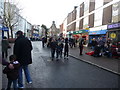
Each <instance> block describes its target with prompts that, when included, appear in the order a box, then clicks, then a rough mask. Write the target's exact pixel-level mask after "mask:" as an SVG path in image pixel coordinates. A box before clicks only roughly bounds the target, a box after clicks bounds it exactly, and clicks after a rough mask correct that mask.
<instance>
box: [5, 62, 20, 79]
mask: <svg viewBox="0 0 120 90" xmlns="http://www.w3.org/2000/svg"><path fill="white" fill-rule="evenodd" d="M16 62H17V63H16ZM11 64H13V66H14V69H10V68H9V67H8V66H9V64H8V65H7V67H5V68H4V70H3V73H4V74H7V78H8V79H11V80H16V79H17V78H18V76H19V68H20V64H19V62H18V61H15V62H12V63H11Z"/></svg>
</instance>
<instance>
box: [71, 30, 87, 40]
mask: <svg viewBox="0 0 120 90" xmlns="http://www.w3.org/2000/svg"><path fill="white" fill-rule="evenodd" d="M73 37H76V38H85V39H86V40H88V30H79V31H74V32H73Z"/></svg>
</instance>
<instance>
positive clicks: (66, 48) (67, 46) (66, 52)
mask: <svg viewBox="0 0 120 90" xmlns="http://www.w3.org/2000/svg"><path fill="white" fill-rule="evenodd" d="M68 52H69V45H68V38H66V39H65V47H64V58H66V56H67V59H68Z"/></svg>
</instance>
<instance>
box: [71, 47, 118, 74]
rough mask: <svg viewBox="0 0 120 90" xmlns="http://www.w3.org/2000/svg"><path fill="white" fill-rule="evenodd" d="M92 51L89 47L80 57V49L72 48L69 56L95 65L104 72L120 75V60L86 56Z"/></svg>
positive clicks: (85, 48)
mask: <svg viewBox="0 0 120 90" xmlns="http://www.w3.org/2000/svg"><path fill="white" fill-rule="evenodd" d="M90 51H92V50H91V49H90V48H89V47H84V49H83V55H79V48H78V47H75V48H70V51H69V55H70V56H71V57H74V58H76V59H78V60H81V61H83V62H86V63H89V64H91V65H95V66H97V67H99V68H102V69H104V70H107V71H110V72H112V73H115V74H118V75H120V59H115V58H108V57H106V56H102V57H93V56H89V55H87V54H85V53H86V52H90Z"/></svg>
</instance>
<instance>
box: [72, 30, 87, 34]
mask: <svg viewBox="0 0 120 90" xmlns="http://www.w3.org/2000/svg"><path fill="white" fill-rule="evenodd" d="M87 32H88V30H79V31H74V32H73V34H80V33H87Z"/></svg>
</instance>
